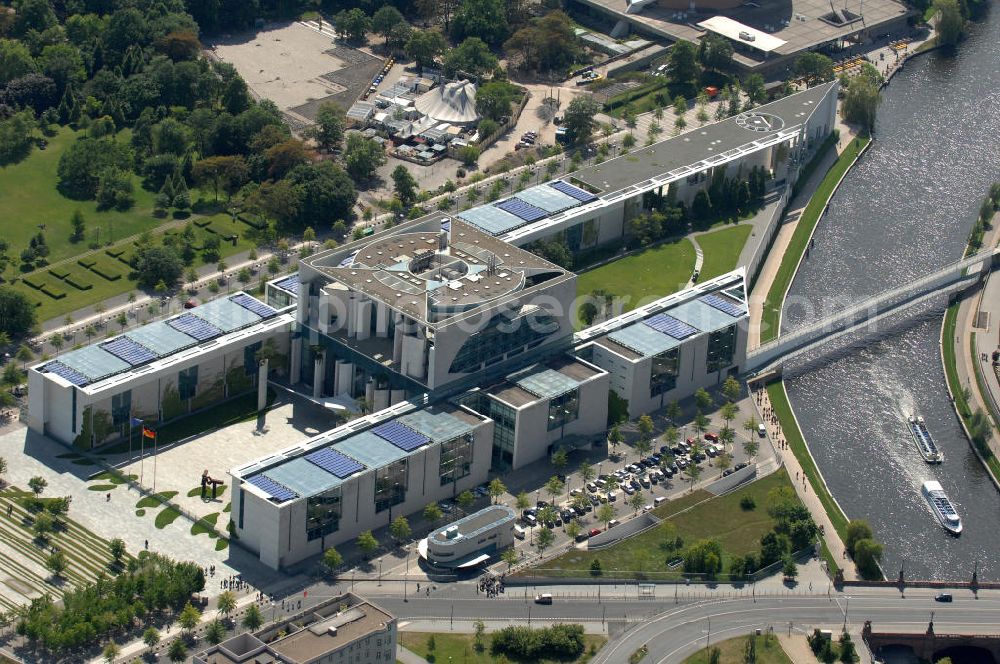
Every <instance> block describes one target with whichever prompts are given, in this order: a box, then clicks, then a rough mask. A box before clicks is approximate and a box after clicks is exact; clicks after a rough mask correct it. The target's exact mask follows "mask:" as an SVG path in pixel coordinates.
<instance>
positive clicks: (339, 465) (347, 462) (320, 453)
mask: <svg viewBox="0 0 1000 664" xmlns="http://www.w3.org/2000/svg"><path fill="white" fill-rule="evenodd" d="M305 458H306V460H307V461H309V462H311V463H313V464H315V465H317V466H319V467H320V468H322V469H323V470H325V471H326V472H328V473H330V474H331V475H336V476H337V477H339V478H341V479H344V478H345V477H350V476H351V475H353V474H354V473H356V472H358V471H360V470H364V466H363V465H361V464H360V463H358V462H357V461H355V460H354V459H352V458H351V457H349V456H347V455H345V454H341V453H340V452H338V451H337V450H333V449H330V448H329V447H327V448H324V449H321V450H316V451H315V452H312V453H310V454H307V455H306V456H305Z"/></svg>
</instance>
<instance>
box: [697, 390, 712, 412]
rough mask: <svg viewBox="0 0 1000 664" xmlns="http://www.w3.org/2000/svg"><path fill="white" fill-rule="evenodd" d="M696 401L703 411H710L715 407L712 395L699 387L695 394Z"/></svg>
mask: <svg viewBox="0 0 1000 664" xmlns="http://www.w3.org/2000/svg"><path fill="white" fill-rule="evenodd" d="M694 401H695V403H696V404H698V408H699V409H701V410H708V409H710V408H711V407H712V405H713V403H714V402H713V400H712V395H711V394H709V393H708V390H706V389H705V388H703V387H699V388H698V389H697V390H696V391H695V393H694Z"/></svg>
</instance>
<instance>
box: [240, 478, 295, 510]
mask: <svg viewBox="0 0 1000 664" xmlns="http://www.w3.org/2000/svg"><path fill="white" fill-rule="evenodd" d="M247 482H249V483H250V484H253V485H254V486H255V487H257V488H258V489H260V490H261V491H263V492H264V493H266V494H267V495H269V496H271V497H272V498H274V500H275V501H276V502H279V503H283V502H285V501H287V500H291V499H293V498H297V497H298V494H297V493H295V492H294V491H292V490H291V489H289V488H288V487H286V486H285V485H283V484H279V483H278V482H275V481H274V480H272V479H271V478H270V477H268V476H267V475H254V476H253V477H251V478H249V479H247Z"/></svg>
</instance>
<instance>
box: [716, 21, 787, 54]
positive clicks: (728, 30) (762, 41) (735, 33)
mask: <svg viewBox="0 0 1000 664" xmlns="http://www.w3.org/2000/svg"><path fill="white" fill-rule="evenodd" d="M698 27H699V28H705V29H706V30H708V31H709V32H714V33H715V34H717V35H722V36H723V37H726V38H727V39H732V40H733V41H734V42H739V43H740V44H743V45H745V46H749V47H750V48H755V49H757V50H758V51H763V52H764V53H770V52H771V51H774V50H776V49H778V48H781V47H782V46H784V45H785V44H787V43H788V42H786V41H785V40H784V39H778V38H777V37H775V36H774V35H769V34H767V33H766V32H763V31H761V30H758V29H757V28H751V27H750V26H749V25H746V24H744V23H740V22H739V21H734V20H733V19H731V18H729V17H728V16H713V17H712V18H710V19H706V20H704V21H702V22H701V23H699V24H698Z"/></svg>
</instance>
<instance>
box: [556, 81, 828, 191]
mask: <svg viewBox="0 0 1000 664" xmlns="http://www.w3.org/2000/svg"><path fill="white" fill-rule="evenodd" d="M835 85H837V82H836V81H831V82H829V83H824V84H822V85H817V86H816V87H813V88H809V89H808V90H803V91H802V92H797V93H795V94H793V95H789V96H787V97H784V98H782V99H779V100H777V101H773V102H771V103H770V104H764V105H763V106H758V107H756V108H754V109H753V110H751V111H748V112H746V113H740V114H739V115H737V116H734V117H731V118H727V119H726V120H723V121H721V122H716V123H713V124H707V125H705V126H704V127H701V128H699V129H696V130H694V131H690V132H687V133H686V134H681V135H680V136H674V137H671V138H668V139H666V140H663V141H660V142H659V143H654V144H653V145H650V146H648V147H644V148H641V149H638V150H633V151H632V152H629V153H627V154H624V155H622V156H620V157H616V158H614V159H611V160H609V161H606V162H604V163H601V164H597V165H596V166H589V167H587V168H583V169H581V170H579V171H576V172H574V173H572V174H570V175H569V179H570V180H573V181H577V182H580V183H583V184H584V185H586V186H588V187H591V188H593V189H594V190H595V191H598V192H600V195H601V196H602V197H604V196H605V195H607V194H611V193H613V192H616V191H619V190H622V189H626V188H627V187H631V186H635V187H636V189H637V191H638V190H641V189H642V183H643V182H644V181H648V180H649V179H651V178H653V177H656V176H659V175H663V174H669V173H671V171H674V170H676V169H680V168H684V167H687V166H692V165H698V168H697V170H699V171H700V170H704V169H707V168H710V167H712V166H714V165H716V163H723V162H725V161H727V153H729V152H730V151H735V150H740V149H742V150H750V149H755V146H754V144H759V143H762V142H764V141H766V140H767V139H770V138H773V137H777V136H780V135H783V132H784V133H787V132H788V131H789V130H790V129H792V128H794V127H797V126H798V125H801V124H802V123H803V122H805V121H807V120H808V119H809V116H810V115H812V112H813V111H814V110H815V108H816V104H818V103H819V102H820V101H822V100H823V98H824V97H825V96H826V94H827V92H828V91H829V90H830V88H831V87H832V86H835ZM758 119H764V120H767V121H768V122H758V121H757V120H758ZM748 120H751V121H748ZM734 154H735V153H734Z"/></svg>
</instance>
